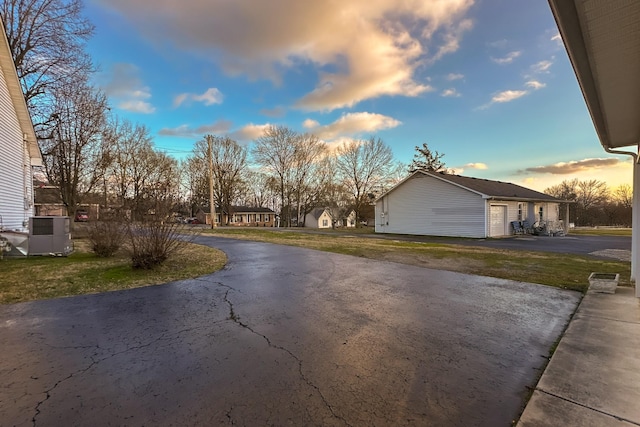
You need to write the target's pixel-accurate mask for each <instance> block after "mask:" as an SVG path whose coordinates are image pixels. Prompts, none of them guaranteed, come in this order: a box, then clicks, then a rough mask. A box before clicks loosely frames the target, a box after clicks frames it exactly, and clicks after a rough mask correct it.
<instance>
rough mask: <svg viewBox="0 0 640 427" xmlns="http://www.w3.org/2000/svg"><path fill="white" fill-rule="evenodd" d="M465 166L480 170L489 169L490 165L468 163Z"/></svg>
mask: <svg viewBox="0 0 640 427" xmlns="http://www.w3.org/2000/svg"><path fill="white" fill-rule="evenodd" d="M463 167H465V168H467V169H478V170H487V169H489V167H488V166H487V164H486V163H467V164H466V165H464V166H463Z"/></svg>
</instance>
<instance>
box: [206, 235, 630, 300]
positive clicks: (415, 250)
mask: <svg viewBox="0 0 640 427" xmlns="http://www.w3.org/2000/svg"><path fill="white" fill-rule="evenodd" d="M203 233H205V234H210V233H211V234H215V235H217V236H220V237H225V236H226V237H233V238H237V239H246V240H254V241H261V242H270V243H279V244H285V245H291V246H300V247H305V248H310V249H318V250H322V251H327V252H335V253H340V254H347V255H354V256H359V257H363V258H370V259H378V260H384V261H393V262H399V263H404V264H411V265H417V266H421V267H428V268H436V269H440V270H449V271H456V272H460V273H469V274H478V275H482V276H489V277H499V278H503V279H510V280H518V281H524V282H533V283H540V284H543V285H550V286H555V287H560V288H566V289H573V290H578V291H581V292H585V291H586V290H587V288H588V286H589V283H588V280H587V279H588V277H589V274H591V272H594V271H597V272H603V273H620V277H621V283H620V285H622V286H624V285H629V282H628V280H629V277H630V274H631V271H630V269H631V264H630V263H629V262H619V261H614V260H612V261H605V260H598V259H594V258H591V257H586V256H580V255H568V254H558V253H543V252H528V251H505V250H500V249H491V248H486V247H480V246H477V247H476V246H466V245H456V244H455V239H452V243H450V244H449V243H447V244H442V243H417V242H405V241H397V240H388V239H376V238H371V237H368V238H363V237H358V236H353V235H349V234H345V233H344V232H343V233H340V232H339V231H337V232H334V233H330V234H309V233H305V232H300V231H271V230H262V229H242V228H232V227H228V228H227V227H221V228H218V229H216V230H204V231H203ZM348 233H350V231H348Z"/></svg>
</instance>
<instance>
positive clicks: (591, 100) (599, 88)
mask: <svg viewBox="0 0 640 427" xmlns="http://www.w3.org/2000/svg"><path fill="white" fill-rule="evenodd" d="M548 1H549V6H550V7H551V10H552V12H553V16H554V19H555V21H556V24H557V26H558V30H559V32H560V35H561V37H562V40H563V42H564V46H565V48H566V51H567V54H568V56H569V60H570V62H571V65H572V67H573V71H574V73H575V75H576V78H577V81H578V84H579V86H580V90H581V92H582V96H583V98H584V100H585V103H586V105H587V109H588V111H589V115H590V116H591V120H592V122H593V125H594V127H595V130H596V134H597V136H598V139H599V140H600V144H601V145H602V147H603V148H604V149H605V150H606V151H609V150H613V149H617V148H622V147H631V146H637V145H638V144H640V140H638V137H637V136H638V129H633V130H632V131H631V133H629V132H622V133H621V132H620V129H621V128H620V126H621V125H620V123H619V122H615V121H611V120H608V119H607V115H606V113H607V111H608V110H610V108H609V107H610V105H609V106H607V105H605V104H606V102H604V101H603V99H604V100H606V99H608V100H609V101H608V102H609V104H610V103H611V99H612V95H613V94H614V92H611V90H610V89H611V86H610V85H609V86H608V85H607V84H606V83H607V82H608V81H610V80H611V79H612V78H613V77H612V75H611V73H609V74H606V73H605V74H602V75H601V74H599V72H598V71H599V68H602V67H603V65H610V64H608V63H607V64H605V62H604V61H605V60H604V59H603V58H601V57H598V56H597V55H596V53H595V50H596V49H597V46H599V45H598V44H597V43H598V41H601V40H600V38H599V36H602V34H601V33H600V34H596V35H595V36H593V35H592V34H591V31H593V28H591V26H593V24H590V23H589V22H590V21H589V19H588V18H587V16H586V12H585V10H583V9H582V7H578V6H577V5H578V1H579V0H548ZM580 6H582V3H580ZM635 6H636V7H637V5H635ZM635 12H636V13H637V9H636V10H635ZM596 16H598V18H600V16H599V15H596ZM591 19H593V17H591ZM600 19H602V20H605V19H607V17H606V16H603V17H601V18H600ZM589 25H591V26H589ZM583 26H584V27H583ZM601 26H602V24H601ZM616 31H620V34H624V33H623V31H625V30H624V28H616ZM592 36H593V37H595V38H594V39H592ZM599 47H600V49H601V48H602V46H601V45H600V46H599ZM622 56H624V55H623V53H622V52H616V58H619V57H622ZM622 60H625V61H626V59H622ZM631 64H632V63H631V62H628V63H627V65H628V66H629V67H631V68H632V69H635V68H637V63H634V65H633V66H631ZM618 74H619V73H618ZM618 77H620V75H619V76H618ZM625 83H626V80H625ZM625 96H628V99H633V97H634V96H635V94H634V91H630V90H628V91H627V92H626V93H625ZM613 98H614V99H615V102H616V103H618V102H620V101H619V99H620V97H613ZM621 105H623V104H621ZM637 105H638V104H637V103H636V104H634V105H633V107H634V109H635V110H636V111H635V116H636V117H637V116H638V115H640V111H639V110H638V108H637ZM609 114H613V112H612V111H609ZM622 129H624V128H622ZM624 130H625V131H629V129H624Z"/></svg>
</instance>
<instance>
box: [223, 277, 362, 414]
mask: <svg viewBox="0 0 640 427" xmlns="http://www.w3.org/2000/svg"><path fill="white" fill-rule="evenodd" d="M218 284H219V285H220V286H222V287H225V288H227V290H226V292H225V293H224V298H223V300H224V302H225V303H226V304H227V305H228V306H229V320H231V321H232V322H234V323H236V324H237V325H238V326H240V327H242V328H244V329H246V330H248V331H249V332H251V333H252V334H254V335H257V336H259V337H261V338H262V339H263V340H265V342H266V343H267V345H268V346H269V347H271V348H274V349H276V350H280V351H282V352H284V353H286V354H288V355H289V356H290V357H291V358H292V359H293V360H295V361H296V363H297V365H298V373H299V374H300V378H301V379H302V380H303V381H304V382H305V383H306V384H307V385H308V386H309V387H311V388H312V389H314V390H315V391H316V393H318V396H320V399H321V400H322V403H323V404H324V405H325V406H326V408H327V409H328V410H329V412H331V415H333V417H334V418H337V419H339V420H340V421H342V422H343V423H344V424H345V425H346V426H349V427H351V424H350V423H349V422H348V421H347V420H346V419H345V418H344V417H342V416H341V415H339V414H337V413H336V412H335V411H334V409H333V406H331V404H330V403H329V401H328V400H327V398H326V397H325V395H324V394H323V393H322V390H320V388H319V387H318V386H317V385H315V384H314V383H313V382H312V381H311V380H310V379H309V378H308V377H307V376H306V375H305V373H304V369H303V367H302V360H301V359H300V358H299V357H298V356H296V355H295V354H293V352H291V350H289V349H287V348H285V347H282V346H280V345H276V344H274V343H273V342H272V341H271V339H270V338H269V337H267V336H266V335H264V334H261V333H260V332H257V331H256V330H255V329H253V328H252V327H251V326H249V325H248V324H246V323H244V322H243V321H242V320H240V316H238V315H237V314H236V312H235V310H234V307H233V302H231V300H230V299H229V292H231V291H232V290H235V289H233V288H232V287H230V286H227V285H225V284H223V283H218Z"/></svg>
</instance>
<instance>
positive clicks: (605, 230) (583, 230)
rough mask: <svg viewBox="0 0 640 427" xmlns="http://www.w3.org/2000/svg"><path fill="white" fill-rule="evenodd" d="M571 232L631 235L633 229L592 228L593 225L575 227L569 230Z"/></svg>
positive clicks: (590, 234) (582, 234)
mask: <svg viewBox="0 0 640 427" xmlns="http://www.w3.org/2000/svg"><path fill="white" fill-rule="evenodd" d="M569 234H575V235H580V236H586V235H589V236H629V237H631V229H630V228H609V227H604V228H597V227H596V228H591V227H581V228H573V229H571V230H570V231H569Z"/></svg>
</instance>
